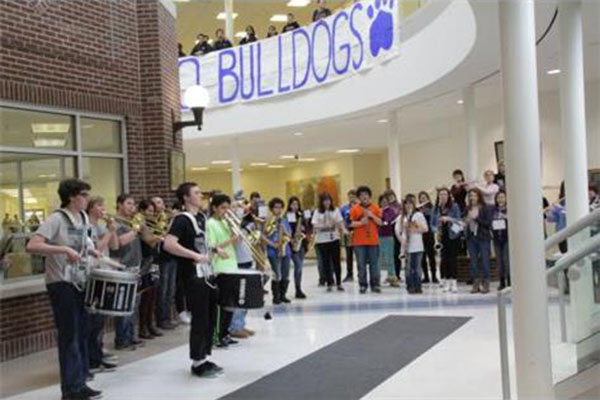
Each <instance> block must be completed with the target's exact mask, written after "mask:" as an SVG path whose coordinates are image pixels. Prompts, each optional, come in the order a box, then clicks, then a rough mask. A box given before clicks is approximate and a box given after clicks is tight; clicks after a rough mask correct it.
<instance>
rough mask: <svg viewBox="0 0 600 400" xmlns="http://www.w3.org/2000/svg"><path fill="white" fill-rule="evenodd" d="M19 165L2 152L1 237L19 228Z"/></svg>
mask: <svg viewBox="0 0 600 400" xmlns="http://www.w3.org/2000/svg"><path fill="white" fill-rule="evenodd" d="M18 166H19V165H18V163H17V162H16V161H11V160H7V159H6V157H5V156H4V154H0V215H1V216H2V233H0V238H2V237H4V235H6V234H7V233H9V232H13V231H17V230H18V228H19V220H20V219H21V218H20V214H21V209H20V206H19V204H20V202H19V181H18V179H19V172H18Z"/></svg>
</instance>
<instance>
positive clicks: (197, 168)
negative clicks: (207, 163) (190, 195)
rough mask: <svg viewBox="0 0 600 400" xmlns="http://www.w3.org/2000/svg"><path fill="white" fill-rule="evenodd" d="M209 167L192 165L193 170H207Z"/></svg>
mask: <svg viewBox="0 0 600 400" xmlns="http://www.w3.org/2000/svg"><path fill="white" fill-rule="evenodd" d="M206 170H208V167H192V171H206Z"/></svg>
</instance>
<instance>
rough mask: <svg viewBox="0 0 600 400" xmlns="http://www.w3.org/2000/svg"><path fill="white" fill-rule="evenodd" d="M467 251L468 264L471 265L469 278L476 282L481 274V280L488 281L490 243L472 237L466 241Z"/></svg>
mask: <svg viewBox="0 0 600 400" xmlns="http://www.w3.org/2000/svg"><path fill="white" fill-rule="evenodd" d="M467 249H468V250H469V263H470V265H471V278H472V279H473V280H477V279H479V278H480V275H481V273H483V279H484V280H486V281H489V280H490V241H489V240H479V239H476V238H474V237H470V238H468V239H467Z"/></svg>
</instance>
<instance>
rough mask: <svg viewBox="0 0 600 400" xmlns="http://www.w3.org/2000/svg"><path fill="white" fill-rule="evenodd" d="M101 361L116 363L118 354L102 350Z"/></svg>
mask: <svg viewBox="0 0 600 400" xmlns="http://www.w3.org/2000/svg"><path fill="white" fill-rule="evenodd" d="M102 361H106V362H111V363H118V362H119V356H117V355H115V354H112V353H109V352H108V351H106V350H102Z"/></svg>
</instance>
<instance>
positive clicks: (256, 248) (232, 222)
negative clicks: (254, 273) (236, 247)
mask: <svg viewBox="0 0 600 400" xmlns="http://www.w3.org/2000/svg"><path fill="white" fill-rule="evenodd" d="M224 219H225V221H226V222H227V225H229V228H230V229H231V230H232V232H233V233H234V234H235V235H237V236H239V237H240V238H242V241H243V242H244V244H245V245H246V246H247V247H248V249H250V252H251V253H252V256H253V257H254V259H255V260H256V263H257V264H258V269H259V270H261V271H263V272H264V271H267V270H268V268H269V263H268V260H267V256H266V255H265V253H264V250H263V249H262V247H261V236H260V231H255V232H256V233H257V234H258V235H257V234H255V233H249V232H247V231H245V230H244V229H243V228H242V221H241V220H240V219H239V218H238V216H237V215H236V214H235V213H234V212H233V211H232V210H231V209H229V210H227V212H226V213H225V216H224Z"/></svg>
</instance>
